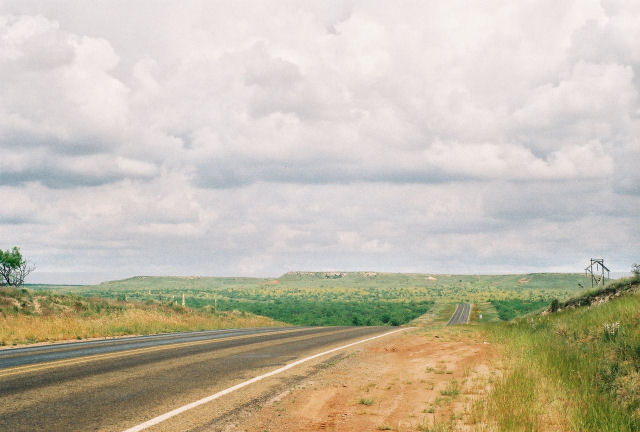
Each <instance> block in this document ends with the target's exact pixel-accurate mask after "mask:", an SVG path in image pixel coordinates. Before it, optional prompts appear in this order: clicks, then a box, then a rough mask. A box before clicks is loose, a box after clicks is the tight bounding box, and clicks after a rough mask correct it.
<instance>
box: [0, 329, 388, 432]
mask: <svg viewBox="0 0 640 432" xmlns="http://www.w3.org/2000/svg"><path fill="white" fill-rule="evenodd" d="M389 330H390V329H389V328H388V327H328V328H322V327H311V328H309V327H307V328H288V329H243V330H230V331H217V332H197V333H187V334H173V335H162V336H153V337H139V338H124V339H121V340H108V341H95V342H79V343H71V344H61V345H54V346H47V347H33V348H20V349H12V350H5V351H2V352H0V365H2V366H0V367H2V368H1V369H0V431H87V430H113V431H122V430H124V429H127V428H129V427H131V426H134V425H137V424H140V423H142V422H144V421H146V420H148V419H150V418H153V417H155V416H158V415H161V414H163V413H165V412H167V411H170V410H172V409H174V408H177V407H179V406H182V405H184V404H188V403H190V402H193V401H195V400H198V399H201V398H203V397H206V396H208V395H211V394H212V393H216V392H218V391H221V390H224V389H226V388H229V387H231V386H233V385H235V384H237V383H239V382H243V381H245V380H247V379H250V378H252V377H254V376H256V375H259V374H262V373H265V372H268V371H271V370H273V369H276V368H278V367H280V366H283V365H285V364H287V363H290V362H292V361H295V360H297V359H299V358H302V357H305V356H307V355H310V354H315V353H317V352H321V351H324V350H325V349H329V348H332V347H335V346H338V345H341V344H345V343H349V342H352V341H355V340H358V339H363V338H366V337H370V336H373V335H376V334H381V333H384V332H386V331H389ZM249 387H251V386H248V387H247V388H249ZM254 396H255V395H254ZM245 402H246V401H245ZM207 405H211V406H210V407H208V408H207V410H206V413H205V414H204V415H206V416H207V417H208V418H207V419H205V420H206V421H205V424H206V425H208V426H207V427H206V428H202V424H203V423H202V422H203V421H204V420H203V419H202V418H199V419H198V422H199V423H198V425H199V426H197V425H193V427H192V426H189V425H188V424H186V423H185V424H181V425H180V426H167V427H169V428H174V430H216V429H215V425H216V419H218V418H222V417H224V416H225V415H228V414H229V410H231V409H233V407H229V408H228V409H226V408H225V409H222V408H223V407H224V405H225V403H224V401H222V402H220V403H210V404H207ZM225 410H226V411H225ZM198 415H199V417H202V415H203V414H202V413H199V414H198ZM154 430H155V429H154ZM166 430H171V429H166Z"/></svg>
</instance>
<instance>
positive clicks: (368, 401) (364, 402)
mask: <svg viewBox="0 0 640 432" xmlns="http://www.w3.org/2000/svg"><path fill="white" fill-rule="evenodd" d="M358 403H359V404H360V405H367V406H368V405H373V403H374V401H373V399H365V398H361V399H360V401H359V402H358Z"/></svg>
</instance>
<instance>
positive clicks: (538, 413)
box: [478, 277, 640, 432]
mask: <svg viewBox="0 0 640 432" xmlns="http://www.w3.org/2000/svg"><path fill="white" fill-rule="evenodd" d="M639 284H640V278H638V277H635V278H630V279H623V280H618V281H614V282H612V283H610V284H609V285H607V287H606V288H605V289H604V290H601V291H600V292H597V293H596V292H590V293H587V294H585V295H583V296H581V297H579V298H577V299H576V300H574V301H568V302H564V303H562V302H561V303H560V307H561V310H560V311H558V312H556V313H550V314H546V315H537V316H529V317H524V318H521V319H519V320H516V321H513V322H509V323H501V324H494V325H487V326H484V327H481V331H485V332H487V334H488V335H489V337H490V338H492V339H493V341H495V342H498V343H499V344H500V345H501V346H502V347H503V349H504V359H505V370H504V373H503V375H502V377H501V378H500V379H498V380H497V381H496V382H494V383H493V389H492V391H491V393H490V396H489V398H488V399H487V400H486V401H479V402H478V403H479V404H480V405H481V407H480V408H481V409H479V410H478V411H479V412H482V411H485V412H486V416H487V418H486V419H485V420H486V423H487V424H494V425H497V428H498V430H508V431H511V430H522V431H536V430H553V431H556V430H574V431H611V432H621V431H638V430H640V293H638V286H639ZM617 292H620V293H623V295H621V296H619V297H617V298H616V296H615V294H614V293H617ZM603 297H609V300H610V301H607V302H604V301H601V300H602V298H603ZM575 305H582V306H581V307H572V306H575ZM585 305H589V306H585ZM563 307H565V308H564V310H562V308H563Z"/></svg>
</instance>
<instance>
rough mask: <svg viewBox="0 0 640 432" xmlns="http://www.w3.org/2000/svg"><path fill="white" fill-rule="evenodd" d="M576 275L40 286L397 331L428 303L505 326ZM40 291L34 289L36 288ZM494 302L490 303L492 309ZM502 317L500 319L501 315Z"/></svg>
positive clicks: (293, 275)
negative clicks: (470, 307) (471, 308)
mask: <svg viewBox="0 0 640 432" xmlns="http://www.w3.org/2000/svg"><path fill="white" fill-rule="evenodd" d="M580 281H583V276H582V275H579V274H559V273H555V274H554V273H549V274H529V275H485V276H479V275H428V274H397V273H376V272H352V273H348V272H290V273H287V274H285V275H283V276H281V277H280V278H278V279H265V278H262V279H260V278H219V277H218V278H216V277H147V276H139V277H134V278H130V279H126V280H122V281H111V282H105V283H101V284H99V285H94V286H86V287H66V288H65V287H58V288H56V287H43V288H45V289H49V290H55V291H58V292H74V293H77V294H78V295H82V296H87V297H90V296H99V297H106V298H112V299H129V300H137V301H143V302H144V301H148V300H154V301H159V302H170V301H174V302H175V301H178V300H180V299H181V298H182V295H184V296H185V299H186V304H187V306H188V307H191V308H194V309H198V308H201V307H204V306H206V305H212V306H215V307H216V308H217V309H219V310H243V311H247V312H252V313H257V314H260V315H264V316H268V317H271V318H273V319H276V320H280V321H284V322H287V323H290V324H299V325H399V324H404V323H407V322H409V321H411V320H412V319H414V318H416V317H418V316H420V315H422V314H424V313H426V312H428V311H429V310H430V309H432V308H433V306H434V305H435V304H452V303H457V302H469V303H475V304H481V305H483V308H482V309H480V310H484V309H486V312H487V314H486V315H487V316H486V317H485V318H483V320H484V321H486V320H488V319H494V317H495V316H496V310H498V312H497V313H498V314H499V316H500V317H501V318H502V319H510V318H512V317H513V316H515V315H519V314H522V313H525V312H528V311H529V310H531V308H534V309H535V308H538V307H540V306H541V305H542V306H544V305H545V304H548V302H549V301H550V299H551V298H554V297H559V298H563V299H566V298H569V297H570V296H571V295H575V294H577V293H578V292H579V290H580V288H579V285H578V282H580ZM34 288H37V289H39V288H40V287H37V286H35V287H34ZM493 302H496V303H493ZM500 311H502V313H500Z"/></svg>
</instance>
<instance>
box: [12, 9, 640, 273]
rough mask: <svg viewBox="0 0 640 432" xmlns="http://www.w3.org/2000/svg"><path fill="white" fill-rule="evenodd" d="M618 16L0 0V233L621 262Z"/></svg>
mask: <svg viewBox="0 0 640 432" xmlns="http://www.w3.org/2000/svg"><path fill="white" fill-rule="evenodd" d="M638 29H640V8H638V6H637V5H636V4H635V2H631V1H623V0H602V1H599V0H589V1H570V2H564V3H563V4H562V5H558V4H557V2H551V1H544V0H539V1H536V2H533V3H528V4H518V3H513V2H507V1H503V0H492V1H490V2H483V4H475V3H474V4H469V3H468V2H462V1H433V2H406V3H403V4H402V6H398V5H393V6H392V5H390V4H388V3H386V2H370V1H350V2H341V3H340V4H338V3H331V2H330V3H322V4H320V3H319V4H303V3H299V2H295V1H282V2H276V3H270V4H261V3H258V2H251V1H247V2H242V1H241V2H234V3H233V4H226V5H221V4H219V3H206V2H205V3H202V2H198V1H187V2H181V3H180V4H179V5H178V4H177V3H175V4H172V3H154V4H152V5H131V4H130V3H129V2H111V3H110V4H109V5H106V4H96V5H93V6H92V8H91V10H87V8H86V6H85V5H84V4H83V2H75V1H53V2H42V1H38V0H27V1H24V0H22V1H6V2H3V3H2V5H0V150H1V151H2V157H0V188H2V191H4V192H3V193H4V195H5V196H7V197H10V199H11V200H12V201H15V200H19V201H20V204H17V203H12V204H11V205H10V206H6V207H5V208H4V209H2V210H0V233H1V234H2V236H3V237H2V238H6V239H8V240H10V241H12V242H14V243H16V244H26V245H28V247H29V248H31V250H32V251H33V250H41V251H43V252H42V254H41V255H40V256H39V258H40V259H43V260H45V262H51V264H50V266H51V267H54V263H55V262H56V259H54V258H51V257H55V256H57V254H58V253H60V254H61V255H64V253H68V252H67V251H66V250H65V251H64V252H62V249H60V248H61V246H59V245H60V244H67V245H69V247H77V248H86V249H87V250H91V251H93V252H91V253H90V254H89V255H87V256H88V257H89V258H86V257H85V258H82V259H80V258H79V262H78V263H76V264H74V265H77V266H80V267H82V266H83V265H84V269H83V270H82V271H88V272H96V271H97V268H98V267H99V265H98V264H97V262H98V261H99V260H100V259H102V258H105V257H107V258H108V259H111V260H113V262H114V266H115V267H118V268H123V267H122V266H123V265H125V267H126V263H123V262H122V261H119V260H121V259H123V258H122V257H126V262H129V261H130V257H131V256H144V257H146V258H144V259H143V258H140V259H141V260H142V261H140V263H144V267H143V268H148V269H150V270H152V271H164V270H163V269H171V268H172V267H170V266H171V265H172V264H171V261H170V260H169V259H168V258H167V257H166V256H165V255H164V252H157V251H158V250H164V249H162V248H161V247H160V245H162V244H163V243H167V244H169V245H170V246H171V247H175V248H179V249H181V250H183V251H184V256H185V262H187V263H191V264H189V266H190V267H188V268H190V269H192V270H193V271H194V272H205V273H206V272H223V273H227V274H230V273H233V272H234V271H238V272H243V273H244V272H249V273H260V274H264V273H272V272H276V271H280V270H288V269H290V268H293V267H298V268H311V267H314V266H317V267H333V268H335V267H339V265H340V264H341V263H344V264H345V265H347V266H351V267H354V268H357V267H369V263H371V265H372V266H373V267H375V266H376V265H382V264H384V265H387V266H388V267H389V268H388V269H391V270H393V269H396V270H420V269H422V270H431V269H428V268H425V267H424V265H426V264H424V263H435V262H438V263H439V264H438V265H439V266H440V268H442V269H443V270H454V269H456V268H457V269H461V270H465V269H466V270H473V271H477V270H475V269H479V268H484V267H483V266H484V265H490V266H493V267H491V268H492V269H505V268H511V267H514V266H515V267H517V265H518V262H520V263H522V262H525V261H526V262H534V263H537V264H535V265H534V267H535V266H538V267H544V266H549V265H550V264H549V262H550V260H549V259H546V258H544V256H545V254H546V253H548V254H549V255H550V256H553V257H554V259H557V260H559V261H560V262H563V263H569V264H570V265H574V264H575V258H574V256H573V255H572V254H574V253H578V252H575V251H581V252H580V253H583V254H586V253H587V252H585V251H591V250H593V251H594V253H596V254H598V255H602V254H605V253H611V254H614V255H615V256H616V257H618V258H616V259H617V260H618V261H619V262H622V261H624V260H625V259H627V257H628V256H629V255H628V254H627V255H625V253H626V252H625V253H622V252H616V251H617V250H619V249H624V248H626V249H629V248H630V247H629V244H633V243H632V242H630V241H628V239H637V236H638V230H637V227H635V225H634V224H633V223H630V220H631V219H630V218H632V215H633V214H634V212H635V213H637V212H638V211H639V210H640V203H639V200H640V186H639V185H640V174H638V172H639V170H637V168H636V167H637V166H638V165H639V164H640V141H639V140H638V138H637V137H638V136H640V100H639V90H640V79H639V76H640V75H639V74H640V49H639V48H638V44H637V43H636V41H637V40H638V38H639V37H640V36H639V33H638V32H639V30H638ZM34 206H35V207H34ZM612 207H615V208H618V209H620V211H619V212H618V213H616V212H615V211H611V210H610V209H611V208H612ZM594 209H598V210H597V211H596V210H594ZM592 222H593V223H598V224H604V225H606V226H609V227H612V228H611V232H612V233H611V234H610V235H609V237H608V239H609V240H608V241H606V240H603V241H601V242H600V243H593V241H592V240H591V236H590V235H589V234H587V233H586V231H585V232H583V231H582V230H583V228H584V227H585V225H586V224H588V223H592ZM18 223H20V224H23V225H24V224H26V225H28V226H29V233H30V234H27V233H20V235H16V234H14V233H12V228H11V227H13V226H14V225H16V224H18ZM75 230H80V231H81V233H80V234H78V233H75V232H74V231H75ZM557 233H564V234H563V235H562V236H561V237H562V238H563V239H564V240H566V242H567V244H568V245H569V246H566V247H562V248H559V247H558V246H557V242H556V241H554V240H553V235H554V234H557ZM566 233H570V236H567V234H566ZM43 239H44V240H43ZM625 239H627V240H625ZM187 244H189V245H191V246H190V247H187V246H186V245H187ZM636 244H637V242H636ZM96 245H103V246H96ZM599 248H600V249H599ZM632 248H633V247H631V249H632ZM63 249H64V248H63ZM115 250H120V251H121V254H120V255H118V256H115V255H114V252H109V251H115ZM45 251H48V252H45ZM165 251H166V250H165ZM213 251H215V256H216V264H211V265H212V266H213V267H208V265H209V263H210V260H209V259H208V258H207V256H208V255H209V254H211V253H214V252H213ZM465 251H467V252H465ZM551 251H553V253H552V252H551ZM635 252H637V250H635ZM91 254H95V256H94V255H91ZM168 255H169V254H167V256H168ZM469 256H470V257H471V258H468V257H469ZM252 257H255V259H254V258H252ZM514 257H517V259H516V258H514ZM541 257H542V258H541ZM47 260H50V261H47ZM514 260H515V261H514ZM131 262H135V260H134V261H131ZM82 263H84V264H82ZM115 263H117V265H116V264H115ZM569 264H567V265H569ZM48 265H49V264H48ZM140 265H142V264H140ZM167 266H169V267H167ZM510 266H511V267H510ZM178 268H180V269H182V268H184V267H181V266H178ZM554 268H555V267H554ZM174 270H175V269H174ZM69 271H71V269H69ZM130 271H131V272H134V273H137V272H138V271H136V270H135V269H134V268H132V269H131V270H130ZM172 271H173V270H172Z"/></svg>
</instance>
